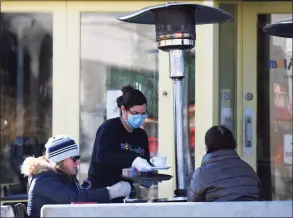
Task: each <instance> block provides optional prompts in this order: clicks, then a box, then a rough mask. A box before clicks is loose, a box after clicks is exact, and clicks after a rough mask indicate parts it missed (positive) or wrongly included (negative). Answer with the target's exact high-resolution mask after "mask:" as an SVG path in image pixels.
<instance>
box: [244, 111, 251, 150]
mask: <svg viewBox="0 0 293 218" xmlns="http://www.w3.org/2000/svg"><path fill="white" fill-rule="evenodd" d="M253 147H254V146H253V110H252V109H251V108H247V109H244V111H243V154H244V155H245V156H252V155H253Z"/></svg>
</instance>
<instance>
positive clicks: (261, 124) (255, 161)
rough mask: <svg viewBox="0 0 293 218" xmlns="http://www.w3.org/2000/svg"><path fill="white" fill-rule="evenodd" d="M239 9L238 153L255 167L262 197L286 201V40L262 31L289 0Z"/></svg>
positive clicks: (285, 11)
mask: <svg viewBox="0 0 293 218" xmlns="http://www.w3.org/2000/svg"><path fill="white" fill-rule="evenodd" d="M287 4H288V5H287ZM289 4H291V6H290V5H289ZM286 5H287V7H286ZM244 8H245V9H247V11H246V10H244V18H245V16H247V17H246V18H247V19H245V21H243V23H244V25H243V60H244V62H243V72H242V73H243V123H242V125H243V129H242V133H243V135H242V138H243V145H242V149H243V150H242V155H243V159H245V160H246V161H247V162H248V163H250V164H251V165H252V166H253V167H254V168H255V169H256V170H257V173H258V175H259V177H260V179H261V182H262V189H263V190H262V191H263V192H262V197H263V199H264V200H292V39H286V38H280V37H273V36H269V35H267V34H266V33H264V32H263V27H264V26H265V25H267V24H269V23H272V22H277V21H280V20H284V19H289V18H291V19H292V11H289V10H290V9H292V3H282V4H281V3H278V5H276V4H273V3H272V4H270V3H267V4H263V5H262V7H257V6H255V5H253V4H250V5H247V6H245V7H244ZM249 56H250V57H249Z"/></svg>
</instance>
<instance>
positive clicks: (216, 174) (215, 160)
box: [188, 149, 260, 202]
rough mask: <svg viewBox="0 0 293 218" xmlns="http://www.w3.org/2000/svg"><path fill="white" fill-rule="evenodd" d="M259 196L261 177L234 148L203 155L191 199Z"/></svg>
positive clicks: (228, 199) (191, 188)
mask: <svg viewBox="0 0 293 218" xmlns="http://www.w3.org/2000/svg"><path fill="white" fill-rule="evenodd" d="M259 199H260V181H259V178H258V176H257V174H256V173H255V171H254V170H253V169H252V167H250V166H249V165H248V164H247V163H246V162H245V161H243V160H241V159H240V157H239V156H238V154H237V153H236V152H235V151H234V150H232V149H225V150H218V151H215V152H211V153H209V154H206V155H205V156H204V157H203V160H202V164H201V167H199V168H198V169H196V170H195V172H194V174H193V176H192V180H191V182H190V187H189V190H188V201H191V202H198V201H201V202H204V201H207V202H211V201H255V200H259Z"/></svg>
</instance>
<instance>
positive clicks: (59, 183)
mask: <svg viewBox="0 0 293 218" xmlns="http://www.w3.org/2000/svg"><path fill="white" fill-rule="evenodd" d="M22 173H23V174H24V175H26V176H29V191H28V207H27V213H28V215H29V216H30V217H40V211H41V208H42V206H43V205H46V204H71V203H72V202H97V203H108V202H110V199H109V193H108V190H107V188H101V189H97V190H87V189H83V188H82V187H81V186H80V185H79V183H78V181H77V179H76V178H75V177H70V176H67V175H65V174H64V173H62V172H57V171H56V170H55V168H54V167H53V165H52V164H51V163H49V162H47V161H46V159H45V158H44V157H40V158H34V157H28V158H27V159H26V160H25V161H24V163H23V165H22Z"/></svg>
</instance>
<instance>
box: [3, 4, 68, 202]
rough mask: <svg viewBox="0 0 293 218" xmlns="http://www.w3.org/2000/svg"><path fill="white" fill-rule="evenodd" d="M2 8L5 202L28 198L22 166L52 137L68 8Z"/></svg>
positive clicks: (10, 5) (56, 5)
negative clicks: (22, 197)
mask: <svg viewBox="0 0 293 218" xmlns="http://www.w3.org/2000/svg"><path fill="white" fill-rule="evenodd" d="M0 4H1V6H0V7H1V15H0V22H1V25H0V48H1V49H0V60H1V64H0V87H1V88H0V122H1V124H0V127H1V131H0V147H1V152H0V155H1V157H0V158H1V165H0V166H1V167H0V170H1V172H0V173H1V175H2V176H1V197H3V196H13V195H18V194H26V192H27V183H26V182H27V178H24V177H23V175H21V174H20V165H21V164H22V162H23V160H24V159H25V157H27V156H35V157H38V156H41V155H42V154H43V151H44V144H45V143H46V141H47V139H48V138H49V137H50V136H51V135H52V132H53V131H54V122H53V114H54V111H55V108H54V107H55V106H54V107H53V105H54V103H56V102H54V98H53V90H54V79H55V75H56V74H55V73H56V72H59V71H60V69H62V68H63V67H62V65H63V64H64V63H63V62H62V61H60V60H62V55H63V54H62V51H61V52H60V51H58V52H56V48H58V47H59V46H60V45H62V44H64V39H65V38H64V37H65V34H64V32H63V29H64V26H63V24H64V22H62V21H65V19H64V17H65V4H64V3H58V2H52V3H49V2H23V1H20V2H17V1H1V3H0ZM59 48H60V47H59ZM53 78H54V79H53ZM54 91H56V90H54ZM57 92H58V91H57ZM57 106H58V104H57ZM3 175H4V176H3Z"/></svg>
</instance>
